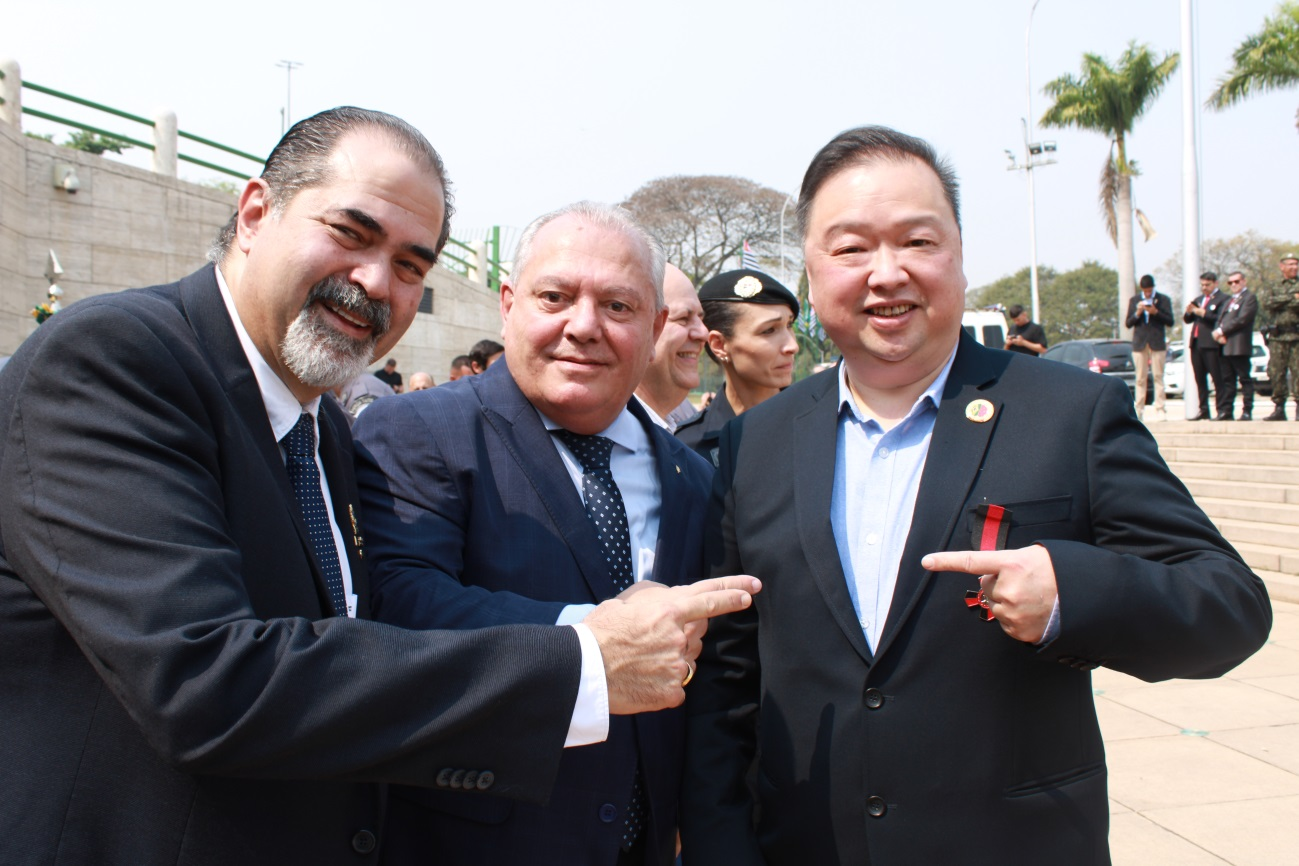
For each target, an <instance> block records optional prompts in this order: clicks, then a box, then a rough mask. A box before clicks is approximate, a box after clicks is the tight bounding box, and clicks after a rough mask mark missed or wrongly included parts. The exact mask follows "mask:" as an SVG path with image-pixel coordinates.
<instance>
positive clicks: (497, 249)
mask: <svg viewBox="0 0 1299 866" xmlns="http://www.w3.org/2000/svg"><path fill="white" fill-rule="evenodd" d="M4 78H5V74H4V71H3V70H0V79H4ZM19 86H20V87H25V88H27V89H28V90H32V91H35V92H37V93H42V94H45V95H47V96H52V97H54V98H55V99H61V100H64V101H65V102H71V103H74V104H76V105H82V106H85V107H86V108H91V109H94V110H95V111H101V112H103V113H105V114H111V115H113V116H114V117H120V118H123V119H125V120H129V121H132V122H133V123H139V124H143V125H144V126H147V127H148V128H149V129H152V130H156V129H157V128H158V124H157V122H156V121H154V120H151V119H149V118H147V117H141V116H140V115H138V114H132V113H130V112H129V111H122V110H121V109H118V108H113V107H112V106H109V105H104V104H103V103H99V102H95V101H93V100H90V99H83V98H82V97H80V96H73V95H72V94H70V93H64V92H63V91H61V90H55V89H54V88H52V87H46V86H44V85H42V84H34V83H32V82H30V81H27V80H22V81H20V82H19ZM3 102H4V100H3V98H2V97H0V104H3ZM22 113H23V114H26V115H30V116H32V117H38V118H40V119H42V120H48V121H51V122H53V123H58V124H62V125H63V126H68V127H72V128H73V129H80V130H83V131H85V132H90V133H94V134H95V135H99V136H102V137H104V138H108V139H112V140H113V141H120V142H122V143H123V144H128V145H131V146H132V147H138V148H141V149H143V150H148V151H156V150H157V147H158V146H157V144H156V143H154V142H149V141H142V140H141V139H138V138H132V137H130V136H128V135H122V134H121V133H119V132H113V131H112V130H108V129H104V128H102V127H99V126H93V125H91V124H89V123H82V122H81V121H79V120H73V119H71V118H68V117H61V116H59V115H57V114H51V113H49V112H47V111H41V110H39V109H36V108H30V107H28V106H26V105H24V106H23V107H22ZM176 136H177V137H178V138H184V139H186V140H188V141H192V142H195V143H196V144H201V145H203V146H204V147H210V148H213V149H214V150H218V151H221V152H223V153H228V154H230V155H232V156H237V157H239V158H240V159H246V160H248V161H249V162H252V163H255V164H257V165H264V164H265V162H266V161H265V160H264V159H262V158H261V157H258V156H256V155H255V154H251V153H248V152H247V151H243V150H239V149H237V148H234V147H230V146H229V145H225V144H221V143H220V142H218V141H213V140H212V139H210V138H204V137H203V136H201V135H195V134H194V133H192V132H185V131H184V130H177V131H176ZM176 158H177V159H178V160H182V161H184V162H188V163H191V164H192V165H197V166H200V167H202V168H206V169H209V170H210V171H215V172H220V173H221V174H226V175H229V176H231V177H237V178H246V177H248V176H249V172H246V171H235V170H234V169H231V168H226V167H225V166H221V165H217V164H216V163H212V162H208V161H207V160H204V159H199V158H198V157H195V156H190V155H188V154H184V153H177V154H176ZM452 245H454V246H455V247H456V248H457V249H459V250H464V251H465V252H467V253H469V254H470V255H469V257H468V258H465V257H462V256H459V255H456V254H455V253H452V252H449V251H448V250H447V249H443V251H442V256H441V259H442V260H443V264H444V265H447V266H449V267H450V269H451V270H453V271H457V272H460V273H462V274H463V275H465V276H468V275H469V274H471V273H477V272H478V267H479V266H478V261H479V255H480V253H479V251H478V250H477V249H475V248H474V246H472V245H471V244H469V243H466V242H465V241H462V240H459V239H458V238H448V239H447V246H448V247H449V246H452ZM486 247H487V249H486V255H485V258H486V263H485V264H486V268H487V273H485V274H483V273H479V274H478V277H477V278H478V279H479V280H483V281H485V282H486V284H487V286H488V287H489V288H491V289H494V290H497V291H499V290H500V286H501V277H502V276H508V275H509V273H510V272H509V270H508V269H507V268H505V267H504V266H503V265H502V264H501V261H500V255H501V229H500V226H493V227H492V229H491V231H490V232H489V234H488V237H487V240H486ZM462 269H463V270H462Z"/></svg>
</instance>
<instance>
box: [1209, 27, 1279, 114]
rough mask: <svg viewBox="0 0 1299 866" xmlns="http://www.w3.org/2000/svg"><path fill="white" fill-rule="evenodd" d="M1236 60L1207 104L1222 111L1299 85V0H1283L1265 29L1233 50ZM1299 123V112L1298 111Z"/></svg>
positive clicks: (1249, 37) (1232, 57)
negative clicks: (1297, 0)
mask: <svg viewBox="0 0 1299 866" xmlns="http://www.w3.org/2000/svg"><path fill="white" fill-rule="evenodd" d="M1231 59H1232V61H1233V62H1234V63H1235V65H1234V66H1232V67H1231V69H1230V70H1228V71H1227V77H1226V78H1223V79H1220V80H1219V81H1218V89H1217V90H1215V91H1213V93H1212V94H1210V96H1209V100H1208V102H1207V103H1205V104H1206V105H1207V106H1208V107H1209V108H1212V109H1215V110H1217V111H1221V110H1222V109H1224V108H1226V107H1227V106H1229V105H1235V104H1236V103H1237V102H1240V101H1241V100H1242V99H1244V98H1245V97H1247V96H1253V95H1254V94H1255V93H1265V92H1266V91H1269V90H1279V89H1281V88H1284V87H1293V86H1295V85H1296V84H1299V3H1282V4H1281V5H1280V6H1278V7H1277V10H1276V15H1275V16H1274V17H1272V18H1267V19H1264V21H1263V29H1262V30H1261V31H1259V32H1258V33H1255V34H1254V35H1253V36H1248V37H1246V38H1245V41H1244V42H1242V43H1240V46H1239V47H1238V48H1236V50H1235V51H1233V52H1232V55H1231ZM1295 126H1299V112H1296V113H1295Z"/></svg>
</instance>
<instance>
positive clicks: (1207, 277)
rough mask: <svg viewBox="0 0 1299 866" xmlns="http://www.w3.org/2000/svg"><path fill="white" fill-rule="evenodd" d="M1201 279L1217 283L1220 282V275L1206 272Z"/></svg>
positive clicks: (1201, 275)
mask: <svg viewBox="0 0 1299 866" xmlns="http://www.w3.org/2000/svg"><path fill="white" fill-rule="evenodd" d="M1200 279H1202V280H1211V281H1212V282H1215V283H1216V282H1218V275H1217V274H1215V273H1214V272H1213V271H1205V272H1204V273H1202V274H1200Z"/></svg>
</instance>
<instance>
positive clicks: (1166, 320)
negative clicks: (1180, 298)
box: [1127, 291, 1173, 352]
mask: <svg viewBox="0 0 1299 866" xmlns="http://www.w3.org/2000/svg"><path fill="white" fill-rule="evenodd" d="M1142 297H1143V295H1142V294H1141V292H1139V291H1138V292H1137V293H1136V294H1135V295H1133V296H1132V297H1131V298H1128V318H1127V324H1128V327H1129V328H1131V329H1132V348H1133V349H1134V350H1136V351H1138V352H1139V351H1141V350H1142V349H1144V348H1146V347H1147V346H1149V347H1150V348H1151V349H1157V350H1159V351H1161V352H1162V351H1163V350H1164V349H1167V348H1168V344H1167V343H1166V342H1165V329H1167V328H1169V327H1170V326H1171V325H1172V324H1173V302H1172V301H1171V300H1170V299H1169V297H1168V295H1165V294H1163V293H1162V292H1155V293H1154V295H1153V297H1154V301H1155V310H1154V312H1152V313H1150V315H1149V321H1147V320H1146V319H1147V317H1146V313H1145V311H1138V310H1137V303H1138V302H1139V301H1140V300H1141V298H1142Z"/></svg>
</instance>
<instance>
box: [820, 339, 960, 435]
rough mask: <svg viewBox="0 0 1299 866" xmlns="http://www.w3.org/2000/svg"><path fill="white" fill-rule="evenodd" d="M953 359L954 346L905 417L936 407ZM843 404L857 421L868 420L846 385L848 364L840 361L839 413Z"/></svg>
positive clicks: (941, 397) (954, 358)
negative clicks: (937, 372) (940, 368)
mask: <svg viewBox="0 0 1299 866" xmlns="http://www.w3.org/2000/svg"><path fill="white" fill-rule="evenodd" d="M957 346H960V341H959V340H957ZM955 360H956V347H953V348H952V354H950V355H948V356H947V363H946V364H944V365H943V369H942V372H940V373H939V374H938V377H937V378H936V379H934V381H932V382H930V383H929V387H928V388H926V389H925V390H924V393H922V394H921V395H920V396H919V397H918V398H917V399H916V402H915V405H914V406H912V407H911V411H910V412H908V413H907V418H912V417H914V416H915V415H917V414H918V413H919V412H921V411H923V410H924V409H925V407H926V406H927V405H930V406H933V407H934V408H935V409H937V408H938V404H939V403H941V402H942V399H943V389H944V388H945V387H947V377H948V375H950V374H951V372H952V363H953V362H954V361H955ZM844 406H847V407H848V411H849V412H850V413H852V416H853V417H854V418H856V419H857V420H858V421H866V420H868V419H867V418H866V416H864V415H862V413H861V410H860V409H858V408H857V401H856V400H854V399H853V398H852V389H851V388H849V387H848V365H847V363H845V362H843V361H840V362H839V412H840V413H841V414H842V412H843V409H844Z"/></svg>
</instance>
